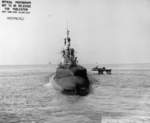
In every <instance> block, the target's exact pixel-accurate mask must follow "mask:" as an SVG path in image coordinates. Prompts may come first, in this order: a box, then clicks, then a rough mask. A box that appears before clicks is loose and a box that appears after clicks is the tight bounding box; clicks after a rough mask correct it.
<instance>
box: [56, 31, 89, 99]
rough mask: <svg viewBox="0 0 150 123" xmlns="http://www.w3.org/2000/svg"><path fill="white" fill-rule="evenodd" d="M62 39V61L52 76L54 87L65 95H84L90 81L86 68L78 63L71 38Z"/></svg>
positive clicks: (87, 92)
mask: <svg viewBox="0 0 150 123" xmlns="http://www.w3.org/2000/svg"><path fill="white" fill-rule="evenodd" d="M69 32H70V31H69V30H68V29H67V36H66V37H65V39H64V49H63V50H62V52H61V53H62V61H61V62H60V64H58V66H57V68H56V72H55V75H54V77H53V80H54V81H53V85H54V88H55V89H57V90H60V91H61V92H62V93H63V94H67V95H80V96H86V95H87V94H89V91H90V81H89V79H88V76H87V69H86V68H85V67H83V66H81V65H79V64H78V61H77V57H76V56H75V50H74V48H71V38H70V37H69Z"/></svg>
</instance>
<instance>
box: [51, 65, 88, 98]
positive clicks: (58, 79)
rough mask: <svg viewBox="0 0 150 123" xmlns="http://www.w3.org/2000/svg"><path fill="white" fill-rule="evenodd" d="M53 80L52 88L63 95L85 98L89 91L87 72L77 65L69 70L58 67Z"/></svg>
mask: <svg viewBox="0 0 150 123" xmlns="http://www.w3.org/2000/svg"><path fill="white" fill-rule="evenodd" d="M53 79H54V81H53V85H54V87H55V88H56V89H57V90H60V91H61V92H62V93H63V94H68V95H80V96H85V95H87V94H88V93H89V91H90V82H89V79H88V77H87V70H86V69H85V68H84V67H82V66H79V65H78V66H74V67H69V68H63V67H58V68H57V69H56V73H55V76H54V78H53Z"/></svg>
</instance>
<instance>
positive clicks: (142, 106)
mask: <svg viewBox="0 0 150 123" xmlns="http://www.w3.org/2000/svg"><path fill="white" fill-rule="evenodd" d="M87 67H88V73H89V79H90V80H91V81H92V90H91V93H90V94H89V95H88V96H86V97H79V96H66V95H63V94H61V93H60V92H58V91H56V90H55V89H54V88H53V85H52V84H51V81H50V80H51V77H52V75H53V73H54V72H55V66H54V65H30V66H0V123H150V64H129V65H106V67H108V68H112V75H106V74H105V75H98V74H97V73H93V72H92V71H90V69H91V68H92V67H93V66H89V65H88V66H87Z"/></svg>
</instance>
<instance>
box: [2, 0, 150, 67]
mask: <svg viewBox="0 0 150 123" xmlns="http://www.w3.org/2000/svg"><path fill="white" fill-rule="evenodd" d="M31 1H32V8H31V14H28V15H11V14H4V13H0V65H8V64H9V65H11V64H47V63H48V62H49V61H51V62H52V63H58V62H59V60H60V59H59V58H60V54H59V53H60V50H61V49H62V48H63V39H64V36H65V33H66V26H67V24H68V25H69V28H70V30H71V34H70V36H71V38H72V47H74V48H75V49H76V50H77V56H78V58H79V63H81V64H90V63H92V64H93V63H102V64H105V63H106V64H117V63H148V62H149V63H150V1H149V0H31ZM7 16H22V17H24V20H23V21H21V20H7V19H6V17H7Z"/></svg>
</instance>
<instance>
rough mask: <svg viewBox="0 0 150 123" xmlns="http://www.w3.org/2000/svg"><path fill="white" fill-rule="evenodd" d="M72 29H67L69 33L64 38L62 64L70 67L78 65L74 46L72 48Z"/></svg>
mask: <svg viewBox="0 0 150 123" xmlns="http://www.w3.org/2000/svg"><path fill="white" fill-rule="evenodd" d="M69 33H70V31H69V30H68V29H67V35H66V37H65V38H64V48H63V50H62V61H61V63H60V66H62V67H70V66H75V65H77V57H76V56H75V50H74V48H71V38H70V37H69Z"/></svg>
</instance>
